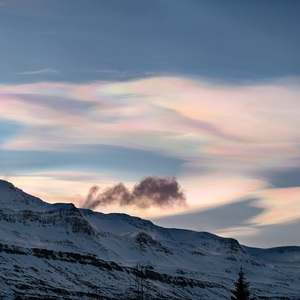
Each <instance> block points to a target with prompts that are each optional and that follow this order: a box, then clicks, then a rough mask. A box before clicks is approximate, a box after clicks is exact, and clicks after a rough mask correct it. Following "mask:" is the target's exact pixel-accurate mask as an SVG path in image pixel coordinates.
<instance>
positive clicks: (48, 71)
mask: <svg viewBox="0 0 300 300" xmlns="http://www.w3.org/2000/svg"><path fill="white" fill-rule="evenodd" d="M55 73H59V71H57V70H54V69H40V70H32V71H25V72H19V73H17V75H25V76H26V75H29V76H31V75H43V74H55Z"/></svg>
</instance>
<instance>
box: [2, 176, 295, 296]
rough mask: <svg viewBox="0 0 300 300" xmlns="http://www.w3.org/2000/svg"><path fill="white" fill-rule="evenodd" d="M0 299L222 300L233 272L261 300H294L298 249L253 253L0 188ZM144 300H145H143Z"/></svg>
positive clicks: (203, 236) (207, 236)
mask: <svg viewBox="0 0 300 300" xmlns="http://www.w3.org/2000/svg"><path fill="white" fill-rule="evenodd" d="M0 242H1V250H0V262H1V268H2V270H3V272H2V274H1V275H0V298H1V297H2V298H3V299H15V298H16V297H17V296H20V297H23V296H24V295H26V297H27V296H28V297H29V296H32V297H33V296H36V297H38V298H39V299H51V297H52V298H53V299H57V298H67V299H97V297H98V298H99V297H100V296H101V297H102V298H103V299H130V298H132V297H133V294H134V290H135V288H134V285H135V282H136V280H137V278H138V277H137V275H136V266H137V265H140V266H141V267H142V270H143V271H142V277H143V279H141V280H142V282H143V286H144V288H145V291H146V294H145V299H204V300H205V299H215V300H218V299H228V298H229V297H230V289H232V288H233V282H234V281H235V280H236V278H237V273H238V270H239V268H240V266H242V267H243V269H244V271H245V275H246V279H247V280H248V281H249V282H250V287H251V292H252V294H253V295H255V296H256V297H261V298H263V297H265V298H263V299H280V297H285V298H284V299H293V300H296V299H300V259H299V258H300V247H296V246H293V247H278V248H272V249H259V248H250V247H247V246H242V245H240V244H239V243H238V241H236V240H234V239H228V238H221V237H218V236H216V235H213V234H211V233H207V232H195V231H190V230H181V229H168V228H163V227H159V226H156V225H155V224H153V223H152V222H150V221H147V220H143V219H140V218H136V217H131V216H129V215H125V214H103V213H98V212H93V211H91V210H87V209H78V208H76V207H75V206H74V205H73V204H63V203H58V204H48V203H45V202H43V201H42V200H40V199H38V198H35V197H33V196H30V195H28V194H26V193H24V192H23V191H21V190H20V189H18V188H15V187H14V186H13V185H12V184H10V183H8V182H5V181H0ZM146 296H147V297H146Z"/></svg>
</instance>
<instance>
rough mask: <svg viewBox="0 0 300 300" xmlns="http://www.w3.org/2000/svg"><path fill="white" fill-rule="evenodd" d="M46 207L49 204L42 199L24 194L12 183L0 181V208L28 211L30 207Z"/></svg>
mask: <svg viewBox="0 0 300 300" xmlns="http://www.w3.org/2000/svg"><path fill="white" fill-rule="evenodd" d="M44 205H47V204H46V203H45V202H43V201H42V200H41V199H39V198H37V197H34V196H31V195H29V194H27V193H25V192H23V191H22V190H21V189H18V188H17V187H15V186H14V185H13V184H12V183H11V182H8V181H6V180H0V208H2V209H10V210H14V211H19V210H24V209H28V206H30V207H34V208H37V207H42V206H44Z"/></svg>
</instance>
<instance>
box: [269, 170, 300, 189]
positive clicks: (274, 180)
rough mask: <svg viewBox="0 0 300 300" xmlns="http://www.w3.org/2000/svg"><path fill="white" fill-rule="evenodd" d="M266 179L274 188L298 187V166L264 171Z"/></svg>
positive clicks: (299, 173) (299, 182)
mask: <svg viewBox="0 0 300 300" xmlns="http://www.w3.org/2000/svg"><path fill="white" fill-rule="evenodd" d="M264 177H265V178H266V180H267V181H268V182H269V183H270V184H271V185H273V186H274V187H276V188H289V187H300V167H294V168H289V169H279V168H278V169H275V168H274V169H273V170H270V171H268V172H266V173H264Z"/></svg>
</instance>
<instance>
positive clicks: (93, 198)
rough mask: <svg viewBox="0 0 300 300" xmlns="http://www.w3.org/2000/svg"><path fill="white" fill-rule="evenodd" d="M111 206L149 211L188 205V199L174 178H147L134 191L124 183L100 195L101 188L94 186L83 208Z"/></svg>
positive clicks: (107, 189)
mask: <svg viewBox="0 0 300 300" xmlns="http://www.w3.org/2000/svg"><path fill="white" fill-rule="evenodd" d="M110 204H119V205H120V206H135V207H138V208H141V209H147V208H149V207H150V206H156V207H170V206H173V205H186V198H185V195H184V192H183V191H182V190H181V188H180V185H179V183H178V182H177V180H176V179H175V178H174V177H165V178H160V177H146V178H144V179H142V180H141V181H140V182H138V183H137V184H136V185H135V186H134V187H133V189H132V190H129V189H128V188H127V187H126V186H125V185H124V184H123V183H118V184H116V185H114V186H112V187H109V188H106V189H105V190H104V191H103V192H101V193H99V187H98V186H93V187H91V189H90V190H89V193H88V195H87V197H86V199H85V201H84V203H83V204H82V207H83V208H89V209H95V208H96V207H97V206H106V205H110Z"/></svg>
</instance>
